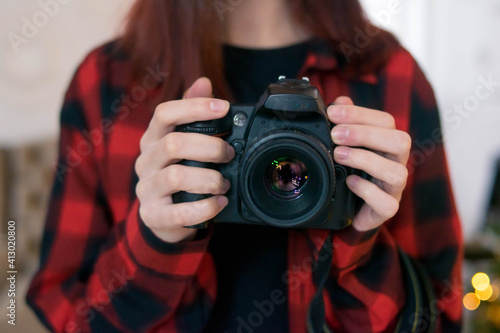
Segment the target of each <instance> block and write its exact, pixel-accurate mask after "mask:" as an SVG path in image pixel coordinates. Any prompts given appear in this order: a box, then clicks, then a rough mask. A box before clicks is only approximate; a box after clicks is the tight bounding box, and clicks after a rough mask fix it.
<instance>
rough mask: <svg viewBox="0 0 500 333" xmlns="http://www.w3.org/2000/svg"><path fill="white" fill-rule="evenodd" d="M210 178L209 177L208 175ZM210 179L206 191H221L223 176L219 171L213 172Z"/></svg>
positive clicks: (212, 192) (214, 192)
mask: <svg viewBox="0 0 500 333" xmlns="http://www.w3.org/2000/svg"><path fill="white" fill-rule="evenodd" d="M207 178H208V177H207ZM209 179H210V181H207V183H206V191H207V193H211V194H217V193H220V192H221V189H222V184H223V177H222V175H221V174H220V173H219V172H212V173H211V177H209Z"/></svg>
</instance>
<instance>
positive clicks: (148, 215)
mask: <svg viewBox="0 0 500 333" xmlns="http://www.w3.org/2000/svg"><path fill="white" fill-rule="evenodd" d="M154 211H155V210H154V209H151V207H150V206H149V205H145V204H142V203H141V206H140V207H139V215H140V216H141V218H142V221H143V222H144V224H146V225H147V226H148V227H150V228H151V227H154V226H155V221H156V217H155V214H154Z"/></svg>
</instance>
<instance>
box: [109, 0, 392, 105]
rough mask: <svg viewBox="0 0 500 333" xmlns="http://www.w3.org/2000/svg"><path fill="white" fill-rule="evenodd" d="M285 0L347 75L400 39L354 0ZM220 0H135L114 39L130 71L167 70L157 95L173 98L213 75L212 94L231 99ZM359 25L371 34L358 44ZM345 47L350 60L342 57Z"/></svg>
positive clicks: (366, 68) (365, 68) (371, 63)
mask: <svg viewBox="0 0 500 333" xmlns="http://www.w3.org/2000/svg"><path fill="white" fill-rule="evenodd" d="M289 2H290V6H291V8H292V13H293V15H294V16H295V19H296V21H297V23H298V24H302V25H303V26H304V28H306V29H307V30H308V31H310V32H312V34H313V35H314V36H315V37H318V38H321V39H323V40H324V41H326V42H327V43H328V44H329V45H330V47H331V49H332V50H333V51H334V52H335V53H336V55H337V58H338V59H339V60H340V61H339V63H340V65H341V70H342V71H343V72H344V74H345V75H347V76H348V77H354V76H357V75H362V74H366V73H370V72H374V71H376V70H377V69H380V68H381V67H382V66H383V65H384V64H385V63H386V61H387V60H388V58H389V57H390V55H391V54H392V52H393V51H394V49H395V48H397V47H398V45H399V44H398V42H397V40H396V39H395V38H394V37H393V36H392V35H391V34H390V33H388V32H386V31H384V30H382V29H379V28H377V27H375V26H373V25H372V24H371V23H370V22H369V21H368V20H367V18H366V17H365V15H364V13H363V10H362V8H361V6H360V4H359V2H358V0H289ZM221 4H222V5H227V6H229V4H226V2H221V1H213V0H136V2H135V4H134V5H133V7H132V9H131V11H130V13H129V16H128V21H127V25H126V28H125V32H124V35H123V36H122V38H121V39H120V41H119V43H118V44H117V45H118V47H119V48H120V49H121V50H125V52H126V53H127V54H128V55H129V57H130V61H131V69H132V70H131V73H130V74H131V75H132V76H133V77H134V78H140V77H141V75H144V74H143V73H144V68H146V67H147V66H157V67H159V68H161V69H162V70H163V71H165V72H168V73H169V76H168V78H167V82H166V83H165V84H163V85H162V87H161V92H160V97H161V99H162V100H169V99H173V98H178V97H179V96H181V95H182V92H183V91H184V90H185V89H187V88H188V87H189V86H190V85H191V84H192V83H193V81H194V80H195V79H196V78H198V77H200V76H206V77H208V78H210V79H211V80H212V84H213V87H214V92H215V93H216V95H217V97H220V98H227V99H231V93H230V91H229V88H228V86H227V83H226V80H225V77H224V64H223V53H222V40H221V36H222V32H223V30H222V29H223V27H222V24H223V21H222V19H221V17H220V14H221V11H220V8H219V10H218V9H217V7H216V6H217V5H221ZM360 29H361V30H362V31H370V36H372V38H370V42H369V43H367V45H363V47H359V48H357V47H356V46H355V43H356V38H357V36H358V38H359V31H360ZM346 48H347V51H351V52H350V54H349V61H342V59H344V60H345V56H342V55H345V52H346Z"/></svg>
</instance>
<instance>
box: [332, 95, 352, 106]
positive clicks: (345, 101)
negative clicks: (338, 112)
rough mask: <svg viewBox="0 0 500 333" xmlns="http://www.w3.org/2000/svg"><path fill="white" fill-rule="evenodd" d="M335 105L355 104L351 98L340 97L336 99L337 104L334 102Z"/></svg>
mask: <svg viewBox="0 0 500 333" xmlns="http://www.w3.org/2000/svg"><path fill="white" fill-rule="evenodd" d="M333 104H335V105H354V102H353V101H352V99H351V98H350V97H347V96H339V97H337V98H336V99H335V102H333Z"/></svg>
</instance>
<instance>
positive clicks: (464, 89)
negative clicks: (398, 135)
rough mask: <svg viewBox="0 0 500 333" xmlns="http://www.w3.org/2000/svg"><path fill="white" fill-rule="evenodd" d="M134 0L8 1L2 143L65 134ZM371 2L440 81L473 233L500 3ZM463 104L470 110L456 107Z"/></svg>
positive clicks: (486, 167) (0, 43)
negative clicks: (67, 104) (67, 98)
mask: <svg viewBox="0 0 500 333" xmlns="http://www.w3.org/2000/svg"><path fill="white" fill-rule="evenodd" d="M59 1H60V2H61V3H59ZM63 2H64V3H65V4H62V3H63ZM132 2H133V0H107V1H98V0H64V1H62V0H41V1H39V0H4V1H1V2H0V36H1V38H0V58H1V59H2V60H1V62H0V146H3V147H5V146H7V147H8V146H19V145H23V144H26V143H32V142H37V141H41V140H46V139H48V140H50V139H54V138H56V137H57V131H58V126H57V119H58V112H59V107H60V104H61V101H62V98H63V93H64V90H65V89H66V87H67V84H68V82H69V80H70V78H71V76H72V74H73V72H74V70H75V68H76V66H77V64H78V63H79V62H80V61H81V60H82V58H83V57H84V55H85V54H86V53H87V52H88V51H89V50H91V49H92V48H94V47H95V46H97V45H99V44H100V43H102V42H104V41H106V40H109V39H110V38H112V36H114V35H116V33H118V32H119V27H120V24H119V23H120V22H121V20H122V18H123V16H124V15H125V13H126V12H127V9H128V8H129V6H130V4H131V3H132ZM362 2H363V3H364V5H365V8H366V9H367V12H368V14H369V16H370V17H372V18H373V19H374V20H375V21H377V22H379V24H381V25H383V26H384V27H387V28H388V29H390V30H391V31H394V32H395V33H396V34H397V35H398V37H399V38H400V40H401V41H402V42H403V44H404V45H405V46H406V47H407V48H408V49H409V50H410V51H411V52H412V53H413V54H414V55H415V57H416V58H417V60H418V61H419V62H420V64H421V65H422V67H423V69H424V71H425V72H426V73H427V75H428V77H429V79H430V81H431V82H432V83H433V86H434V88H435V90H436V92H437V97H438V102H439V105H440V107H441V111H442V119H443V126H444V131H445V134H446V143H447V148H448V157H449V162H450V166H451V172H452V179H453V185H454V189H455V192H456V197H457V203H458V207H459V211H460V214H461V216H462V220H463V224H464V231H465V234H466V235H467V236H469V235H472V234H473V232H474V231H475V230H477V229H478V228H479V226H480V223H481V221H482V218H483V210H484V208H485V203H486V198H487V195H488V191H489V184H490V183H491V178H490V175H491V171H492V167H493V161H494V156H497V155H499V154H500V135H499V134H498V129H497V128H498V127H499V125H500V112H498V107H499V106H500V87H499V86H494V85H493V86H492V85H491V84H490V87H489V88H490V89H492V90H493V91H491V92H490V94H489V96H488V97H487V98H486V97H485V96H484V89H485V88H484V87H483V88H482V89H483V90H481V91H482V92H483V95H481V96H480V97H482V98H481V99H479V98H477V97H475V95H476V89H477V87H478V86H481V85H483V86H484V83H482V82H483V81H485V80H486V81H489V80H493V81H495V82H499V81H500V68H499V62H498V61H497V59H500V46H499V43H498V42H497V40H498V31H500V3H499V2H498V1H496V0H458V1H457V0H455V1H453V0H419V1H415V0H400V1H398V0H362ZM43 3H45V4H48V3H51V4H54V3H56V4H57V6H54V5H52V7H51V6H48V7H47V6H42V5H41V4H43ZM236 10H237V8H236ZM387 13H389V15H387ZM13 34H16V35H17V36H21V37H22V38H24V40H22V43H20V42H19V41H20V40H19V39H18V40H17V42H18V43H20V44H17V47H13V44H12V39H13V38H15V37H13V36H14V35H13ZM14 44H15V43H14ZM16 49H17V52H16ZM476 101H477V102H478V103H477V105H476V104H475V103H476ZM460 105H462V109H463V110H462V111H461V112H462V113H461V114H460V113H458V111H456V107H457V106H460Z"/></svg>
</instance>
